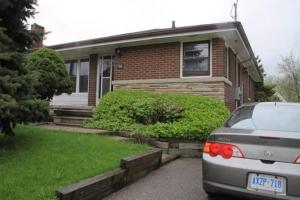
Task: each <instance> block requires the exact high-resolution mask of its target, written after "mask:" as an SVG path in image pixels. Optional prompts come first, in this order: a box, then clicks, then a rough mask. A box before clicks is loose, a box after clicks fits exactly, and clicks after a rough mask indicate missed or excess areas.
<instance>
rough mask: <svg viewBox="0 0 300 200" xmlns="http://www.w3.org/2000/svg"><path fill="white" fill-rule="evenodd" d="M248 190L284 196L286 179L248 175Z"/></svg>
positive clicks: (264, 175) (254, 174) (263, 175)
mask: <svg viewBox="0 0 300 200" xmlns="http://www.w3.org/2000/svg"><path fill="white" fill-rule="evenodd" d="M248 189H250V190H256V191H268V192H274V193H282V194H285V192H286V179H285V178H284V177H281V176H272V175H266V174H256V173H250V174H249V176H248Z"/></svg>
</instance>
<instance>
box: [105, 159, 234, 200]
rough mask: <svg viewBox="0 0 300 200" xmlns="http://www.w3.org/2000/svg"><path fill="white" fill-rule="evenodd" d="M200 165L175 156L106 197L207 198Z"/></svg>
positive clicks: (142, 199) (123, 199)
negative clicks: (143, 176)
mask: <svg viewBox="0 0 300 200" xmlns="http://www.w3.org/2000/svg"><path fill="white" fill-rule="evenodd" d="M201 166H202V163H201V159H190V158H182V159H178V160H175V161H173V162H171V163H169V164H167V165H165V166H163V167H161V168H160V169H158V170H156V171H154V172H152V173H151V174H149V175H148V176H146V177H145V178H143V179H141V180H139V181H138V182H136V183H134V184H132V185H129V186H128V187H126V188H123V189H122V190H120V191H118V192H116V193H114V194H112V195H110V196H109V197H107V198H105V200H207V199H209V198H208V197H207V195H206V193H205V192H204V191H203V189H202V171H201ZM214 199H216V200H217V199H218V200H221V199H222V200H225V199H232V198H229V197H224V196H220V197H216V198H214Z"/></svg>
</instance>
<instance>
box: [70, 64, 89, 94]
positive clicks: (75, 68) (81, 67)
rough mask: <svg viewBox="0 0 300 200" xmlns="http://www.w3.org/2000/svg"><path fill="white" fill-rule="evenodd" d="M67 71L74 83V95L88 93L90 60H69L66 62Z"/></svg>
mask: <svg viewBox="0 0 300 200" xmlns="http://www.w3.org/2000/svg"><path fill="white" fill-rule="evenodd" d="M65 66H66V70H67V72H68V74H69V76H70V78H71V80H72V82H73V89H72V92H73V93H79V92H80V93H85V92H88V81H89V68H90V62H89V59H81V60H69V61H66V62H65Z"/></svg>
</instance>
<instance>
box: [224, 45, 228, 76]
mask: <svg viewBox="0 0 300 200" xmlns="http://www.w3.org/2000/svg"><path fill="white" fill-rule="evenodd" d="M224 73H225V77H226V78H228V77H227V73H228V49H227V48H226V47H225V48H224Z"/></svg>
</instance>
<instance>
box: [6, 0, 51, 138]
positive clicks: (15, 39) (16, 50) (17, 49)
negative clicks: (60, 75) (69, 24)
mask: <svg viewBox="0 0 300 200" xmlns="http://www.w3.org/2000/svg"><path fill="white" fill-rule="evenodd" d="M36 3H37V2H36V0H18V1H16V0H0V129H1V132H2V133H4V134H5V135H14V133H13V130H12V127H14V126H15V125H16V123H22V122H25V123H26V122H31V121H39V120H43V119H44V118H45V117H46V116H47V113H48V112H47V102H45V101H42V100H39V99H37V98H36V96H35V91H34V88H33V86H32V82H33V81H32V77H31V75H30V73H28V71H27V70H26V69H25V67H24V55H25V53H26V51H27V50H28V49H30V47H31V45H32V42H33V39H34V38H35V35H34V34H33V33H31V32H30V31H29V30H27V26H26V22H27V19H28V18H29V17H32V16H33V15H34V13H35V9H34V6H36Z"/></svg>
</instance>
